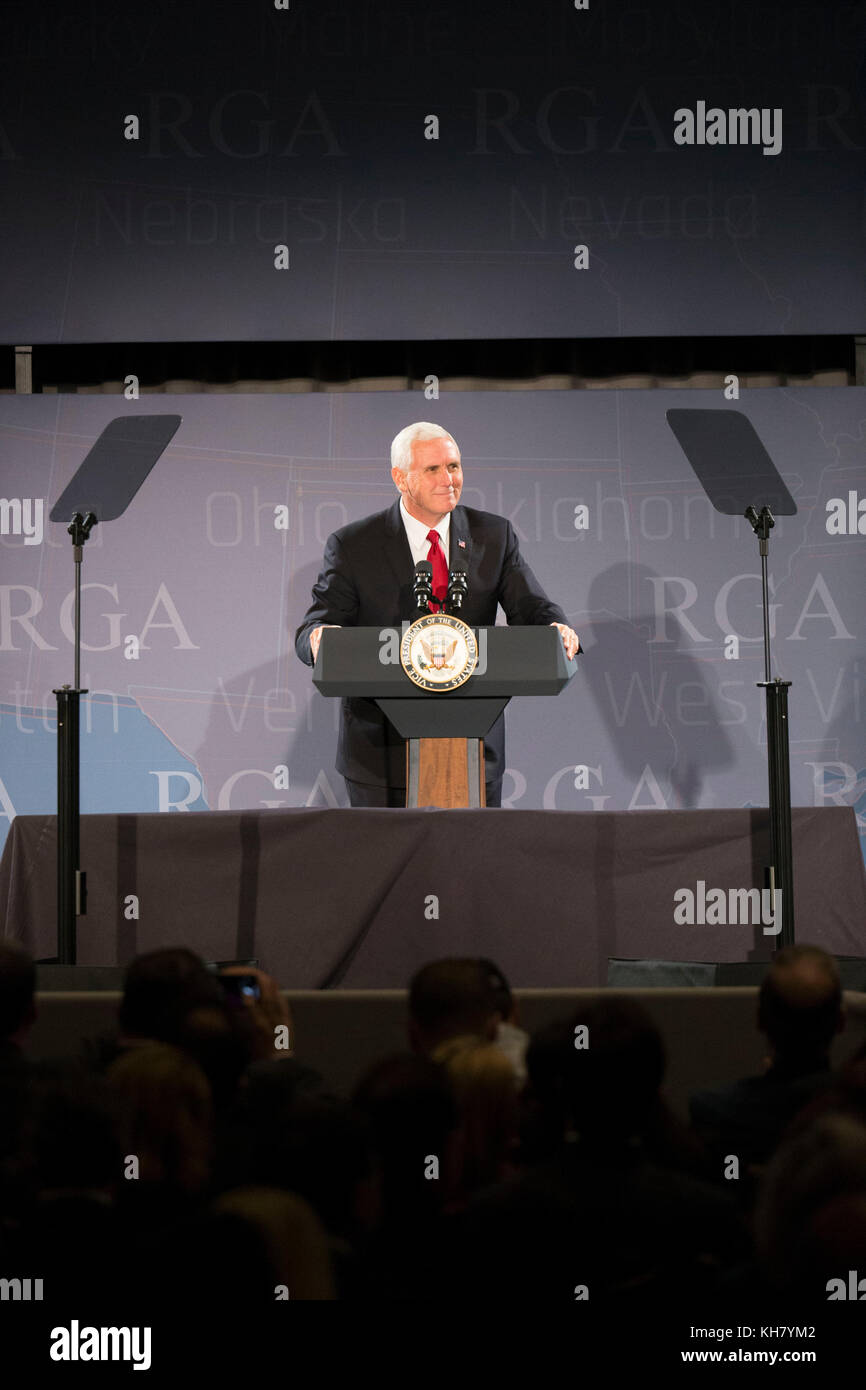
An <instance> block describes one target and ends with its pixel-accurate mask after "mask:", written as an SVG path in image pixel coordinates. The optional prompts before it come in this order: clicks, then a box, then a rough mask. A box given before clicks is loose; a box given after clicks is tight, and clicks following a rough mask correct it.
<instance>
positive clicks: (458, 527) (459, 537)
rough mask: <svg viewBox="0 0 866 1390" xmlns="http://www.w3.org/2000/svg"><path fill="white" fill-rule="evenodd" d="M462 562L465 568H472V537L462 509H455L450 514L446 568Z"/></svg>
mask: <svg viewBox="0 0 866 1390" xmlns="http://www.w3.org/2000/svg"><path fill="white" fill-rule="evenodd" d="M460 560H463V561H464V563H465V565H466V568H467V569H471V568H472V535H471V532H470V530H469V522H468V520H467V517H466V512H465V511H464V509H463V508H462V507H455V508H454V510H453V512H452V513H451V536H450V539H449V542H448V568H449V569H452V570H453V568H454V565H455V563H456V562H458V561H460Z"/></svg>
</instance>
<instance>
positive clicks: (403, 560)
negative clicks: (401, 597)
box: [383, 497, 415, 587]
mask: <svg viewBox="0 0 866 1390" xmlns="http://www.w3.org/2000/svg"><path fill="white" fill-rule="evenodd" d="M383 548H384V551H385V558H386V560H387V561H388V563H389V565H390V566H391V568H392V570H393V571H394V577H395V579H396V580H397V583H398V585H400V586H401V587H402V586H403V585H405V584H409V586H410V587H411V583H412V575H413V573H414V569H415V567H414V565H413V563H412V551H411V549H410V547H409V537H408V536H407V535H406V527H405V526H404V525H403V518H402V516H401V515H400V499H399V497H398V498H397V501H396V502H395V503H394V505H393V506H392V507H391V508H390V509H389V510H388V511H387V512H386V513H385V541H384V547H383Z"/></svg>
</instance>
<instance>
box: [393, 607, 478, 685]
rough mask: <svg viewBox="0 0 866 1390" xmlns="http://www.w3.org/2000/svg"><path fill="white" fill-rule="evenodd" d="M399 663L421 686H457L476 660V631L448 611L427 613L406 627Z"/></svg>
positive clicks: (466, 675)
mask: <svg viewBox="0 0 866 1390" xmlns="http://www.w3.org/2000/svg"><path fill="white" fill-rule="evenodd" d="M400 664H401V666H402V667H403V670H404V671H405V672H406V675H407V676H408V677H409V679H410V680H411V681H414V682H415V684H416V685H420V686H422V687H423V689H424V690H456V689H457V687H458V686H459V685H462V684H463V683H464V681H468V679H469V677H470V676H471V675H472V672H473V671H474V670H475V667H476V665H477V664H478V643H477V642H476V641H475V633H474V632H473V631H472V629H471V627H467V625H466V623H464V622H463V620H462V619H461V618H455V617H453V616H452V615H451V614H450V613H427V614H425V616H424V617H423V618H419V619H418V620H417V622H414V623H412V625H411V627H408V628H407V629H406V632H405V634H404V636H403V641H402V642H401V643H400Z"/></svg>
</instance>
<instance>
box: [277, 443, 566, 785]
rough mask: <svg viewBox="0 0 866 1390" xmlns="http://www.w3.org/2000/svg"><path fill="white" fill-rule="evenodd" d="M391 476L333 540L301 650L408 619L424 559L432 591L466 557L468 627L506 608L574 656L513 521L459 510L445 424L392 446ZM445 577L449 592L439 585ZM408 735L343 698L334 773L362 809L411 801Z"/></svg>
mask: <svg viewBox="0 0 866 1390" xmlns="http://www.w3.org/2000/svg"><path fill="white" fill-rule="evenodd" d="M391 477H392V478H393V479H394V483H395V486H396V487H397V490H398V491H399V493H400V497H399V499H398V500H397V501H396V502H395V503H394V505H393V506H392V507H390V508H389V509H388V510H387V511H384V512H379V513H377V514H376V515H375V516H369V517H365V518H364V519H363V520H362V521H354V522H351V523H350V524H349V525H348V526H343V527H341V529H340V530H339V531H335V532H334V534H333V535H332V536H329V537H328V541H327V544H326V546H325V558H324V562H323V565H322V572H321V574H320V575H319V577H318V579H317V580H316V583H315V585H314V586H313V602H312V604H311V605H310V607H309V609H308V610H307V613H306V616H305V617H304V620H303V622H302V623H301V625H300V627H299V628H298V631H297V633H296V634H295V650H296V651H297V653H298V656H299V657H300V658H301V660H302V661H305V662H306V663H307V665H308V666H312V665H314V664H315V660H316V655H317V653H318V650H319V642H320V640H321V635H322V629H323V628H324V627H395V628H398V629H399V627H400V625H401V623H402V622H403V621H404V620H407V619H409V618H411V617H412V614H413V611H414V606H415V600H414V595H413V588H412V585H413V581H414V578H415V565H416V564H417V563H418V562H419V560H428V559H429V560H430V562H431V563H432V565H433V592H434V598H435V597H437V596H438V597H441V598H444V597H445V592H446V590H447V578H446V579H445V580H444V581H443V578H442V576H447V573H448V569H449V568H450V567H452V566H453V562H454V561H456V560H457V558H458V557H459V558H461V559H463V560H465V565H466V568H467V570H468V584H469V591H468V596H467V598H466V599H465V600H464V604H463V608H462V610H461V617H462V618H463V619H464V621H465V622H467V623H468V624H469V626H470V627H476V628H477V627H491V626H493V624H494V623H495V621H496V609H497V605H499V606H501V607H502V610H503V612H504V613H505V616H506V618H507V620H508V622H509V623H515V624H527V625H531V624H539V623H544V624H547V623H550V624H552V625H553V626H554V627H557V628H558V629H559V631H560V633H561V635H562V641H563V645H564V647H565V651H566V655H567V656H569V657H572V656H574V655H575V654H576V653H577V651H578V650H579V645H580V644H579V641H578V637H577V633H576V632H574V631H573V630H572V629H571V628H570V627H569V626H568V624H567V622H566V617H565V614H564V612H563V611H562V609H561V608H560V607H559V606H558V605H557V604H555V603H551V601H550V599H549V598H548V597H547V595H546V594H545V592H544V590H543V589H542V587H541V585H540V584H539V582H538V580H537V579H536V577H535V575H534V574H533V573H532V570H531V569H530V568H529V566H528V565H527V564H526V562H525V561H524V560H523V558H522V557H521V554H520V548H519V546H518V543H517V536H516V535H515V533H514V528H513V527H512V525H511V523H510V522H509V521H506V519H505V518H504V517H501V516H495V515H493V514H492V513H491V512H480V511H476V510H475V509H474V508H473V507H461V506H459V505H458V503H459V501H460V493H461V490H462V487H463V470H462V466H461V462H460V450H459V448H458V447H457V444H456V442H455V440H454V439H453V438H452V436H451V435H450V434H449V433H448V431H447V430H444V429H443V428H442V427H441V425H431V424H428V423H426V422H423V421H421V422H418V423H416V424H413V425H407V426H406V428H405V429H403V430H401V431H400V433H399V434H398V435H397V436H396V438H395V439H394V441H393V443H392V445H391ZM443 582H444V583H445V589H443V588H442V584H443ZM405 750H406V744H405V741H404V740H403V739H401V738H400V737H399V735H398V734H397V733H396V731H395V730H394V729H393V727H392V726H391V724H390V723H389V722H388V720H387V719H386V718H385V716H384V714H382V712H381V710H380V709H379V707H378V705H376V704H375V702H374V701H373V700H361V699H351V700H344V701H343V704H342V721H341V725H340V736H339V743H338V747H337V771H338V772H340V773H342V775H343V777H344V778H345V780H346V787H347V790H348V793H349V801H350V803H351V805H353V806H404V805H405V803H406V792H405V788H406V751H405ZM484 754H485V773H486V784H487V786H486V790H487V805H488V806H499V805H500V804H501V791H502V774H503V771H504V766H505V725H504V719H503V718H502V717H500V718H499V719H498V720H497V721H496V723H495V724H494V726H493V728H492V729H491V730H490V732H489V734H488V735H487V738H486V739H485V743H484Z"/></svg>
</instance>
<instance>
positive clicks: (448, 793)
mask: <svg viewBox="0 0 866 1390" xmlns="http://www.w3.org/2000/svg"><path fill="white" fill-rule="evenodd" d="M406 805H407V806H442V807H445V808H446V809H447V808H448V807H455V806H479V807H480V806H486V805H487V791H486V787H485V782H484V740H483V738H410V739H409V741H408V742H407V744H406Z"/></svg>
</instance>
